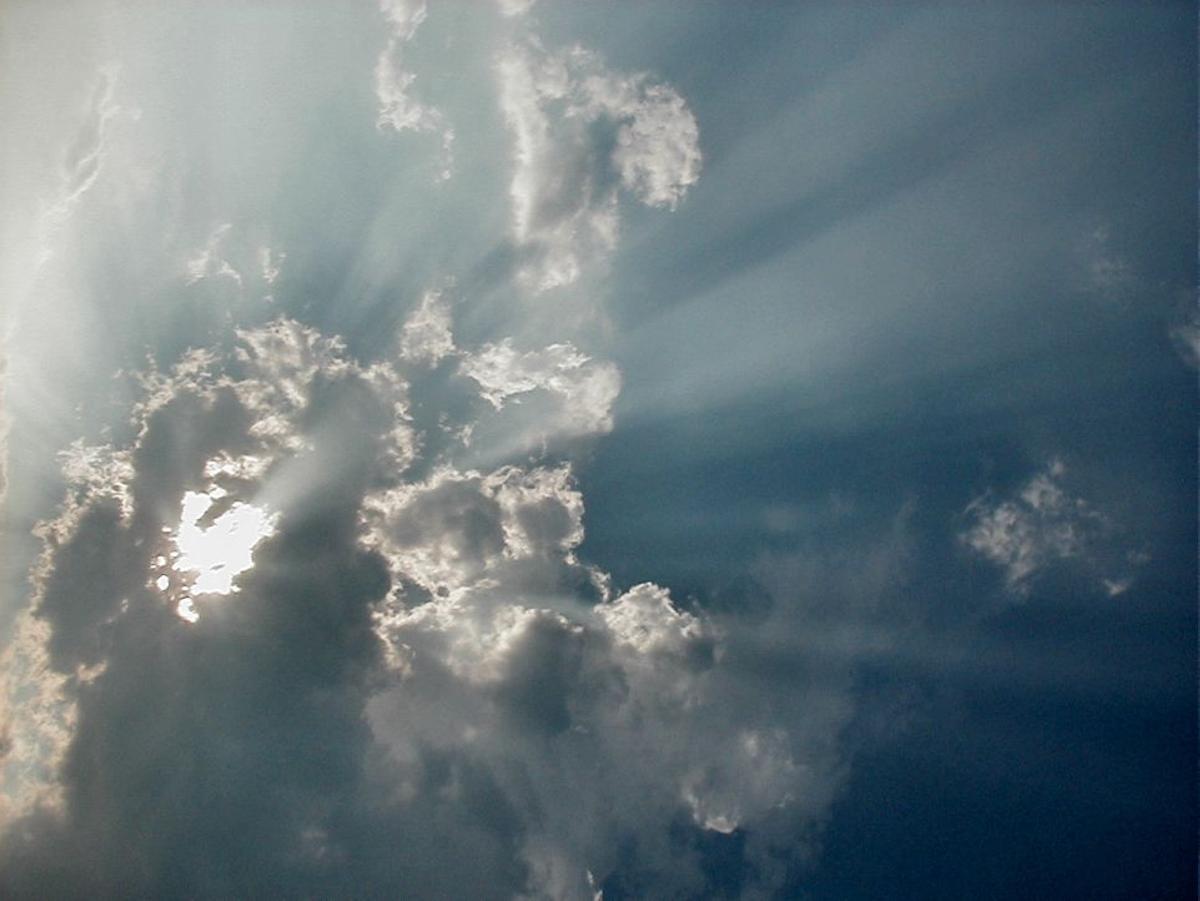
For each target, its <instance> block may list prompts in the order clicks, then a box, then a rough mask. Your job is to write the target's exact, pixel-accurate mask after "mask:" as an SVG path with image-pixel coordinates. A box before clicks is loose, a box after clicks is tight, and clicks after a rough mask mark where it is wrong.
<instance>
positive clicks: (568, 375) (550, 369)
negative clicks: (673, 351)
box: [460, 339, 621, 440]
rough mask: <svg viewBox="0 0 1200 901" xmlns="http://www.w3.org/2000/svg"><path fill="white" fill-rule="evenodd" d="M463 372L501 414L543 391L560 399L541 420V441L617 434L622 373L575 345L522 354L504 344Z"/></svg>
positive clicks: (466, 362)
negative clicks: (614, 428) (614, 429)
mask: <svg viewBox="0 0 1200 901" xmlns="http://www.w3.org/2000/svg"><path fill="white" fill-rule="evenodd" d="M460 370H461V371H462V373H463V374H464V375H466V376H468V377H469V378H472V379H474V380H475V381H476V382H477V383H478V385H479V388H480V393H481V394H482V396H483V397H484V398H485V399H486V400H487V401H488V402H489V403H490V404H491V405H492V406H493V407H495V408H496V409H497V410H499V409H502V408H503V407H504V406H505V405H506V404H510V403H519V402H521V401H522V400H523V399H525V398H526V397H527V396H528V395H531V394H533V393H534V392H538V391H542V392H547V393H548V394H550V395H551V396H553V397H555V398H557V403H556V404H555V405H554V407H553V408H552V409H550V410H547V411H544V413H543V415H542V416H540V417H539V418H538V428H539V429H540V432H539V437H540V438H541V439H542V440H545V438H546V437H548V436H572V435H589V434H595V433H603V432H608V431H610V430H611V429H612V424H613V422H612V405H613V403H614V402H615V401H616V399H617V395H618V394H620V391H621V375H620V372H619V370H618V369H617V368H616V367H615V366H614V365H612V364H611V363H605V362H600V361H596V360H593V359H592V358H590V357H588V356H587V355H585V354H583V353H581V352H580V351H578V350H577V349H576V348H575V347H574V345H572V344H551V345H550V346H548V347H546V348H543V349H541V350H531V351H526V352H524V353H522V352H520V351H518V350H516V349H515V348H514V347H513V344H512V341H511V340H510V339H505V340H504V341H502V342H500V343H499V344H487V345H484V346H483V347H482V348H480V350H479V351H478V352H477V353H474V354H469V355H467V356H465V357H464V358H463V360H462V362H461V363H460Z"/></svg>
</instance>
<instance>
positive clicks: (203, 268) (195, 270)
mask: <svg viewBox="0 0 1200 901" xmlns="http://www.w3.org/2000/svg"><path fill="white" fill-rule="evenodd" d="M232 227H233V226H232V225H231V224H230V223H228V222H226V223H224V224H222V225H218V226H217V227H216V228H215V229H213V231H212V234H210V235H209V236H208V240H207V241H206V242H205V243H204V249H203V250H201V251H200V252H199V253H197V254H196V255H195V256H194V257H192V258H191V259H190V260H188V261H187V274H188V278H187V283H188V284H189V285H194V284H195V283H196V282H198V281H200V280H201V279H204V278H228V279H230V280H231V281H233V283H234V284H236V285H237V286H238V287H239V288H240V287H242V274H241V273H240V272H238V271H237V270H236V269H234V268H233V266H232V265H231V264H230V262H229V261H228V260H226V259H224V258H223V257H222V256H221V255H220V250H221V245H222V244H223V243H224V242H225V238H226V237H227V236H228V235H229V230H230V229H231V228H232Z"/></svg>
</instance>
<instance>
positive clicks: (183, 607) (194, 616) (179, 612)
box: [175, 598, 200, 623]
mask: <svg viewBox="0 0 1200 901" xmlns="http://www.w3.org/2000/svg"><path fill="white" fill-rule="evenodd" d="M175 615H176V616H178V617H179V618H180V619H182V620H186V621H187V622H189V623H194V622H196V621H197V620H199V619H200V614H199V612H197V610H196V605H195V604H193V603H192V599H191V598H184V599H183V600H182V601H180V602H179V604H178V606H176V607H175Z"/></svg>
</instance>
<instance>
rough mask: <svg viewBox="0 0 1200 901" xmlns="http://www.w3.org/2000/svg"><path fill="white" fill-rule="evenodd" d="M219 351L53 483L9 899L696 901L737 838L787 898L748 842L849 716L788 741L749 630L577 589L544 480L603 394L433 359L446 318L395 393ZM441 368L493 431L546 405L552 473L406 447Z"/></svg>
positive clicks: (262, 340) (811, 808)
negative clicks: (597, 898) (537, 404)
mask: <svg viewBox="0 0 1200 901" xmlns="http://www.w3.org/2000/svg"><path fill="white" fill-rule="evenodd" d="M235 338H236V340H235V342H234V344H233V346H232V347H231V348H229V349H228V350H219V349H210V350H196V351H191V352H189V353H187V354H185V355H184V356H183V357H182V358H181V359H180V361H179V362H178V363H177V364H176V365H175V366H173V367H171V368H170V369H169V370H166V371H161V372H160V371H158V370H157V369H151V370H148V371H146V372H145V373H143V374H141V375H140V377H139V379H140V384H141V385H142V390H143V395H142V398H141V399H140V400H139V401H138V403H137V404H136V405H135V407H134V421H133V426H134V433H135V435H136V438H135V440H134V441H133V443H132V444H131V445H129V446H128V447H124V448H118V447H113V446H111V445H108V446H86V445H83V444H78V445H76V446H75V447H73V448H72V449H71V451H70V452H69V453H68V454H66V455H64V458H63V474H64V477H65V479H66V480H67V481H68V483H69V484H70V486H71V487H70V493H69V496H68V498H67V501H66V503H65V504H64V506H63V507H62V509H61V511H60V513H59V515H58V517H57V518H56V519H54V520H52V521H49V522H47V523H46V524H44V526H43V527H42V529H41V534H42V535H43V536H44V539H45V542H46V544H45V553H44V555H43V557H42V559H41V561H40V563H39V564H38V569H37V574H36V582H35V585H36V591H35V596H34V603H33V606H32V609H31V612H30V613H29V614H27V615H26V617H25V619H24V620H23V626H22V633H21V638H20V640H19V641H18V642H17V643H16V644H14V646H13V648H12V649H10V652H9V653H10V658H9V661H8V662H9V667H8V670H9V672H10V673H11V674H12V675H11V676H10V679H12V680H13V681H10V682H9V683H8V684H7V686H6V704H7V706H6V708H5V732H4V734H5V736H6V747H7V756H6V759H5V764H4V765H5V772H6V778H5V795H6V805H7V810H6V815H7V818H8V828H7V830H6V831H5V833H4V839H3V842H2V844H0V849H2V851H0V853H2V855H3V860H4V867H3V868H2V869H3V871H4V873H5V876H4V877H3V879H4V886H5V889H6V891H8V892H12V893H16V894H21V893H27V892H28V891H31V890H32V887H33V886H34V885H38V886H39V887H41V888H42V890H49V891H52V892H60V893H67V894H69V893H71V892H78V891H83V890H84V889H85V887H87V888H88V890H96V891H99V892H100V893H101V894H106V893H108V894H111V893H116V892H122V893H129V892H132V893H134V894H139V893H146V894H163V893H171V892H174V891H183V890H185V889H186V890H187V891H191V892H199V893H200V894H221V893H234V894H241V893H246V892H256V891H262V890H266V889H268V888H270V890H271V891H276V892H278V891H289V890H291V889H290V888H289V887H291V888H294V889H297V890H299V888H300V887H301V886H303V887H304V891H321V892H322V893H323V894H333V895H337V894H339V893H344V892H346V891H352V889H350V888H347V886H348V885H350V886H353V885H359V886H370V887H371V890H373V891H384V892H390V891H401V890H403V891H407V892H413V893H415V894H416V895H419V896H423V897H431V896H461V895H463V894H464V893H465V894H467V895H471V896H474V897H514V896H526V897H555V898H575V897H577V898H591V897H592V895H593V894H594V892H595V886H597V885H600V884H603V883H604V882H605V880H608V879H613V878H620V879H625V880H627V881H629V880H632V882H631V884H637V885H641V886H643V887H644V888H645V891H648V892H650V893H652V894H655V895H660V896H661V895H662V894H668V895H670V894H676V895H678V894H684V895H686V894H695V893H697V892H700V891H702V890H703V886H704V884H705V879H706V877H705V876H704V872H703V868H702V866H701V865H700V860H701V851H700V850H699V849H700V847H701V841H700V836H702V835H703V834H712V835H719V836H732V835H733V834H734V833H735V832H738V831H739V830H743V829H747V828H750V829H758V830H760V831H759V832H758V833H756V834H759V835H760V837H761V839H762V841H763V842H765V844H764V845H763V847H762V848H761V849H758V850H754V851H748V852H747V854H748V855H749V856H748V857H747V861H748V862H747V864H746V866H747V867H748V870H747V872H748V874H749V875H748V876H747V879H748V880H749V882H759V881H763V880H765V882H766V883H770V882H771V881H772V880H774V879H777V878H778V877H779V874H778V873H777V872H775V871H774V870H772V869H771V867H769V866H768V863H769V861H770V860H771V859H773V858H772V856H771V855H772V854H775V853H778V848H776V850H774V851H772V850H770V849H771V848H775V845H773V844H772V843H771V841H772V840H770V839H769V836H771V835H772V834H774V832H773V830H776V831H778V830H782V832H780V835H781V836H782V835H783V834H784V833H785V832H786V830H787V829H791V828H794V827H795V818H796V817H799V818H800V820H805V821H807V820H812V819H819V818H820V817H821V816H822V815H823V813H824V810H825V808H826V806H827V804H828V801H829V799H830V798H831V796H832V792H833V789H834V787H836V785H837V784H838V781H839V780H838V777H837V775H836V774H837V773H838V772H839V770H840V766H841V757H840V753H839V749H838V745H837V742H836V734H837V732H838V730H839V729H840V727H841V724H842V722H843V721H844V714H843V713H842V711H844V710H845V709H847V705H848V703H849V695H848V694H846V692H848V687H845V686H843V687H842V688H839V689H838V690H837V691H838V692H839V693H840V694H842V695H843V699H842V701H840V702H839V703H838V704H836V705H834V707H833V708H832V709H833V710H835V711H838V712H837V713H836V714H835V715H831V714H830V713H829V712H826V708H822V707H819V706H818V707H814V708H813V709H812V710H808V711H799V712H795V713H792V714H788V715H786V716H781V715H780V706H779V704H780V701H781V699H779V698H777V697H774V696H773V695H772V693H771V691H770V690H769V689H768V686H767V685H766V684H765V683H763V682H762V681H761V680H760V679H759V678H758V677H757V676H755V674H754V673H753V671H752V669H748V668H747V663H748V662H749V661H748V659H746V658H745V657H744V655H742V654H740V653H734V654H733V655H732V656H729V652H728V651H727V644H728V641H729V635H730V629H733V630H734V631H735V633H736V632H737V630H739V629H742V628H743V626H740V625H739V624H738V623H736V622H734V621H730V622H727V623H725V624H718V623H717V622H715V621H712V620H710V619H708V618H706V617H704V616H703V615H702V614H701V613H700V612H699V611H687V610H684V609H682V608H681V607H680V606H679V605H678V604H677V603H676V601H675V600H674V599H673V598H672V596H671V594H670V592H669V591H668V590H667V589H666V588H663V587H661V586H658V585H654V584H650V583H645V584H641V585H636V586H634V587H632V588H629V589H628V590H625V591H616V590H614V588H613V587H612V585H611V579H610V577H609V576H608V575H607V574H606V573H604V572H603V571H601V570H600V569H598V568H596V567H595V566H593V565H590V564H588V563H586V562H584V561H582V560H581V559H579V557H578V549H579V547H580V545H581V543H582V541H583V536H584V528H583V515H584V502H583V497H582V495H581V493H580V491H579V488H578V485H577V484H576V481H575V478H574V475H573V472H572V467H571V465H570V463H569V462H568V461H567V460H566V459H564V458H562V457H561V456H559V457H558V458H557V459H555V455H554V454H553V452H552V448H553V447H554V446H555V443H554V442H555V441H556V440H557V441H561V440H566V439H567V438H578V437H579V436H583V435H588V434H596V433H599V432H603V431H606V430H607V429H608V428H610V427H611V411H610V406H611V403H612V400H613V399H614V398H615V396H616V392H617V389H618V385H619V381H618V378H617V374H616V371H615V369H614V368H612V367H611V366H610V365H608V364H603V363H596V362H593V361H590V360H589V359H588V358H586V357H585V356H583V355H582V354H580V353H579V352H578V351H576V350H575V349H574V348H572V347H570V346H569V345H561V344H560V345H551V346H549V347H546V348H543V349H541V350H535V351H528V352H526V353H524V354H521V353H518V352H516V351H515V350H514V349H513V348H512V347H511V346H510V345H509V344H507V343H505V342H501V343H500V344H486V345H483V346H480V347H477V348H469V347H468V348H459V347H456V346H455V343H454V340H453V337H452V335H451V331H450V323H449V319H448V312H447V310H446V308H445V307H442V306H440V300H439V295H438V294H437V293H436V292H431V293H428V294H426V295H425V297H424V299H423V300H422V302H421V304H420V306H419V307H418V309H417V310H416V312H415V313H414V314H413V317H412V318H411V319H410V320H409V322H408V325H407V326H405V327H404V328H403V329H402V330H401V335H400V344H401V347H402V348H405V351H404V352H403V353H402V354H401V355H400V356H399V357H397V358H396V359H394V360H391V361H388V360H380V361H377V362H373V363H369V364H367V363H362V362H359V361H357V360H355V359H353V358H352V357H351V356H350V355H349V353H348V352H347V350H346V347H345V345H344V344H343V343H342V342H341V341H339V340H338V339H336V338H330V337H325V336H322V335H321V334H320V333H318V332H317V331H315V330H313V329H312V328H309V327H307V326H304V325H302V324H300V323H298V322H296V321H294V320H289V319H286V318H279V319H276V320H273V321H271V322H269V323H267V324H265V325H263V326H260V327H256V328H250V329H242V330H239V331H238V332H237V333H236V336H235ZM450 355H454V356H455V357H456V358H457V360H458V363H457V365H456V367H455V369H454V370H452V373H451V377H452V378H455V379H459V380H461V382H462V384H463V385H464V386H474V390H475V391H476V392H477V397H478V399H479V401H480V405H479V406H477V407H475V408H474V409H475V410H476V411H477V414H478V416H479V418H480V422H478V423H477V426H478V427H479V428H480V429H486V427H487V420H488V419H489V418H492V417H501V416H503V415H504V410H505V407H506V405H508V404H511V403H515V402H517V400H519V399H523V398H524V397H525V396H526V395H528V394H531V393H535V392H542V393H544V394H546V395H548V396H549V397H550V398H551V399H552V403H551V406H550V407H549V408H548V409H549V413H548V414H546V415H547V423H546V425H545V428H544V429H543V432H542V435H543V439H544V441H545V442H546V444H545V446H544V447H543V450H542V451H541V452H540V460H537V461H534V462H523V463H514V462H506V463H504V464H503V465H500V466H498V467H497V468H495V469H491V470H488V471H481V470H476V469H471V468H466V467H464V465H463V464H462V463H461V462H460V460H461V459H462V456H463V454H464V453H465V451H466V446H465V444H462V443H460V444H459V445H458V446H457V450H456V449H455V445H454V443H453V441H451V442H450V443H449V444H446V442H445V439H444V436H443V438H442V439H439V441H434V440H433V439H432V438H429V437H427V436H425V435H423V434H421V433H420V427H419V426H417V425H416V424H415V420H414V419H413V417H412V416H411V413H410V400H409V398H410V396H411V395H412V393H413V392H417V393H420V391H421V390H422V389H421V388H420V382H421V381H422V380H424V379H430V378H434V377H436V374H437V373H436V367H435V369H431V368H430V367H431V364H436V363H437V362H438V361H440V360H441V359H442V358H443V357H446V356H450ZM435 446H436V447H437V448H438V451H437V457H436V459H435V460H433V461H430V462H431V463H432V468H429V467H425V469H424V471H425V472H426V473H427V474H425V475H417V473H418V472H419V471H421V469H422V467H421V458H422V456H423V454H427V453H430V452H432V448H434V447H435ZM406 473H412V474H411V475H406ZM251 520H253V521H251ZM239 528H243V529H244V531H243V533H242V534H241V536H240V538H239V537H238V529H239ZM206 540H209V541H217V542H224V543H226V544H228V543H229V542H233V543H238V548H239V550H238V554H241V555H243V556H242V557H238V556H237V554H233V553H232V552H230V551H229V548H228V547H225V548H224V550H223V551H222V550H220V549H218V551H217V552H216V553H217V556H216V557H212V559H210V556H211V555H208V554H206V552H205V551H204V550H203V547H202V543H203V542H204V541H206ZM239 542H240V543H239ZM218 558H219V559H218ZM739 640H740V639H739ZM31 692H32V694H31ZM631 761H637V765H636V766H631V765H630V763H631ZM231 822H236V823H239V824H240V826H239V827H238V829H237V830H232V831H231V830H230V829H229V828H228V824H229V823H231ZM784 823H786V824H787V825H786V828H785V826H784V825H781V824H784ZM772 824H774V825H772ZM246 829H249V830H252V831H253V834H254V835H255V836H256V840H255V842H254V843H253V844H254V846H255V847H254V849H253V851H252V850H251V849H249V848H248V847H246V846H245V844H244V843H243V844H242V846H240V847H239V846H236V845H235V844H234V843H233V840H232V835H233V833H237V834H242V835H244V834H246V833H245V831H244V830H246ZM450 836H453V837H454V841H452V842H449V841H447V838H448V837H450ZM239 841H240V840H239ZM788 841H790V839H789V840H788ZM778 842H779V845H780V847H782V846H783V845H785V844H787V843H788V842H787V841H784V840H783V839H782V838H779V839H778ZM755 847H756V848H757V846H755ZM47 855H50V856H47ZM760 855H761V856H760ZM51 857H53V859H55V860H58V861H66V863H65V864H60V865H56V866H54V867H53V868H51V865H50V860H51ZM218 860H219V861H221V864H220V865H219V866H218V865H217V861H218ZM347 868H349V870H347ZM347 872H350V873H351V874H353V875H352V877H351V882H350V883H347V882H345V881H344V880H345V877H346V873H347ZM51 873H52V874H53V875H50V874H51ZM615 874H623V875H620V876H619V877H618V876H617V875H615ZM764 884H765V883H764Z"/></svg>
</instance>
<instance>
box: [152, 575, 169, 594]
mask: <svg viewBox="0 0 1200 901" xmlns="http://www.w3.org/2000/svg"><path fill="white" fill-rule="evenodd" d="M154 584H155V585H157V586H158V590H159V591H166V590H167V589H168V588H170V587H171V580H170V579H169V578H167V577H166V576H159V577H158V578H157V579H155V580H154Z"/></svg>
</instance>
